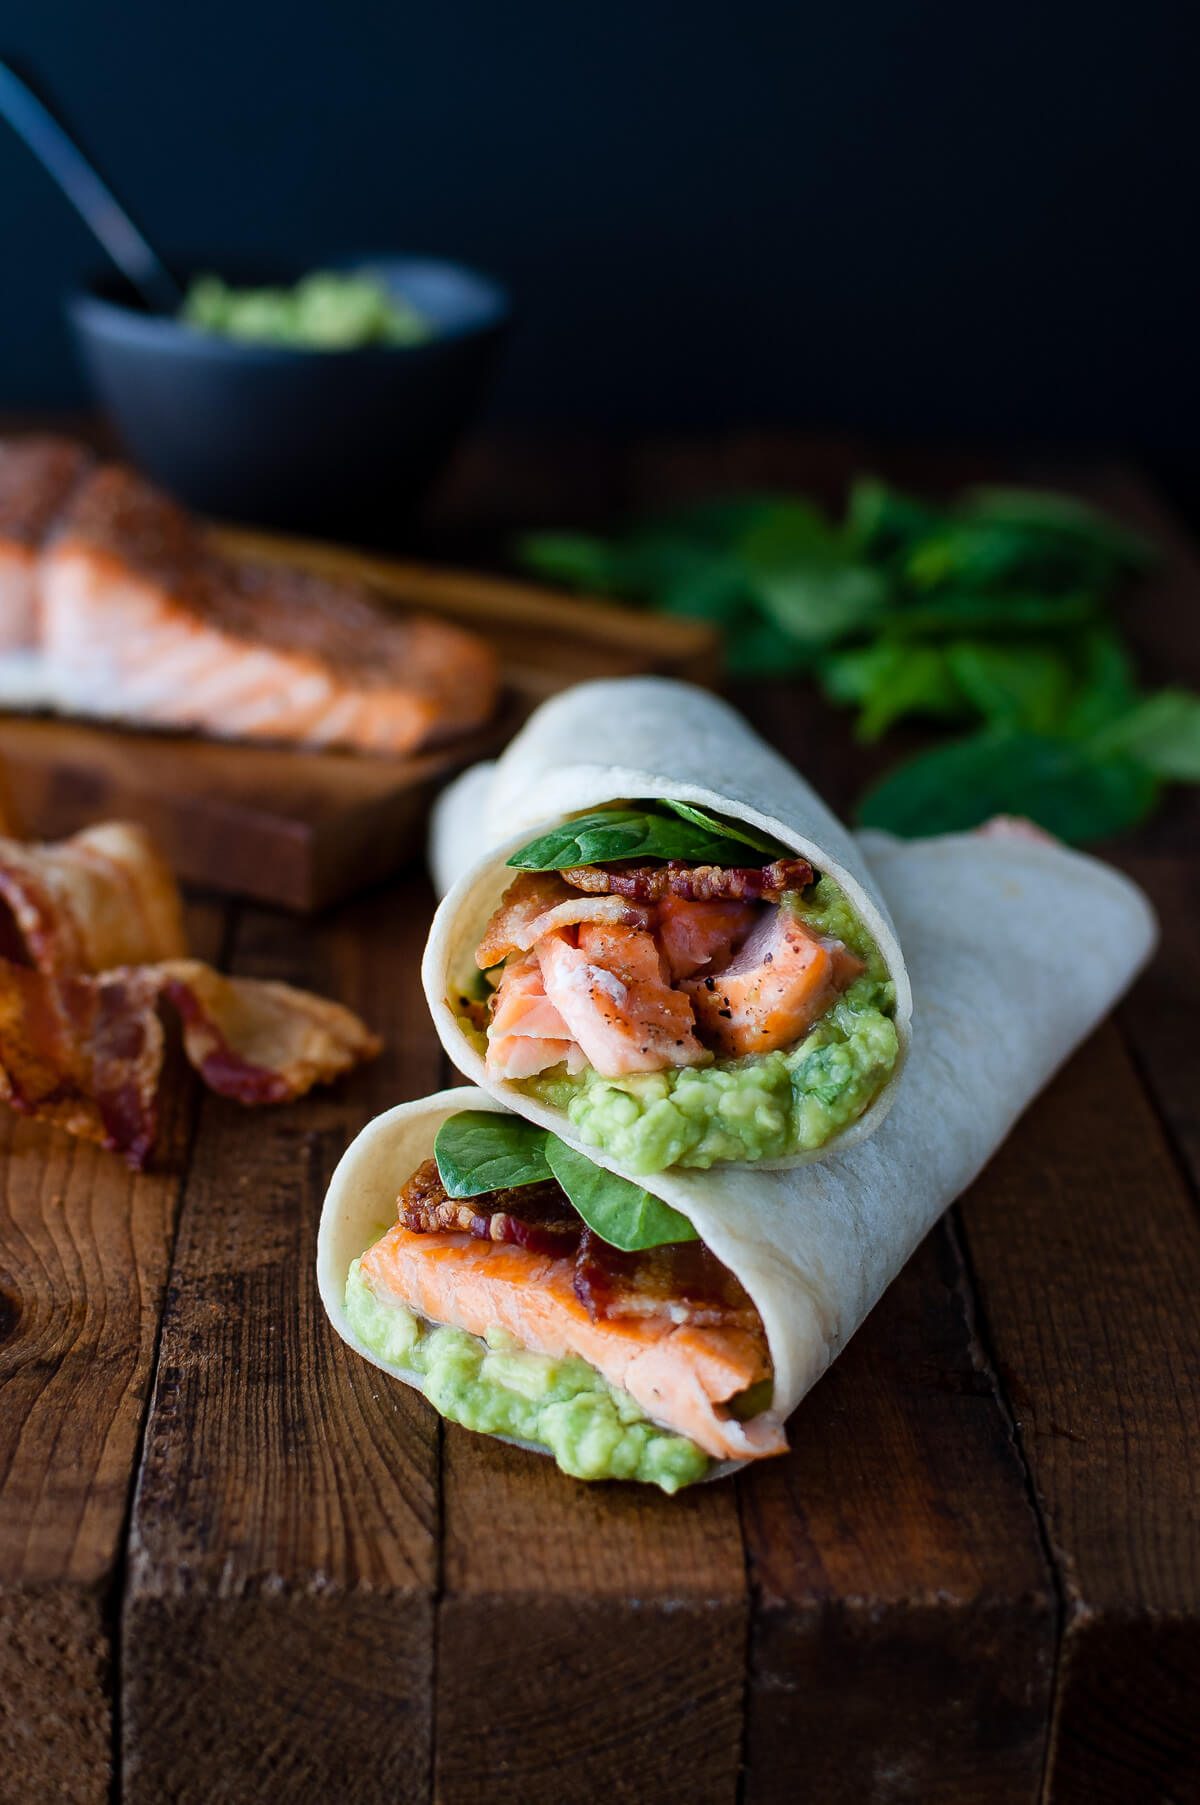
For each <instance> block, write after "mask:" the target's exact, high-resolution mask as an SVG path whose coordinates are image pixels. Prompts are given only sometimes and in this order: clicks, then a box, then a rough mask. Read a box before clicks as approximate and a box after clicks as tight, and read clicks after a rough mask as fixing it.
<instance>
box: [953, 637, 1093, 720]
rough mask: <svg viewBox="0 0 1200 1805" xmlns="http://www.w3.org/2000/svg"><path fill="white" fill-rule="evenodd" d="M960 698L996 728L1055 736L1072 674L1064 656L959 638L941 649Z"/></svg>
mask: <svg viewBox="0 0 1200 1805" xmlns="http://www.w3.org/2000/svg"><path fill="white" fill-rule="evenodd" d="M945 658H946V663H947V666H948V667H949V670H950V672H951V673H952V676H953V679H954V681H955V682H956V683H957V684H958V686H959V689H960V691H961V693H962V694H963V695H964V696H965V697H966V699H967V701H968V702H969V703H970V704H971V706H972V707H973V708H974V709H975V710H976V711H977V712H978V713H979V714H980V715H982V717H983V719H984V720H985V721H987V722H989V723H990V724H991V725H993V726H996V727H1012V728H1020V729H1025V730H1027V731H1028V732H1030V733H1057V732H1059V731H1060V730H1061V728H1062V727H1063V725H1064V723H1065V721H1066V719H1067V717H1068V714H1069V712H1070V707H1071V700H1072V695H1073V692H1074V689H1075V681H1076V679H1075V672H1074V669H1073V668H1072V664H1071V660H1070V659H1069V658H1068V657H1067V655H1066V654H1065V652H1061V651H1058V650H1056V649H1055V648H1054V647H1053V646H1046V645H1038V644H1036V643H1031V644H1021V643H1020V642H1008V643H1005V642H1003V641H1001V642H1000V643H992V642H990V641H988V640H982V639H980V640H976V639H964V640H958V641H952V642H951V644H950V645H948V646H947V647H946V649H945Z"/></svg>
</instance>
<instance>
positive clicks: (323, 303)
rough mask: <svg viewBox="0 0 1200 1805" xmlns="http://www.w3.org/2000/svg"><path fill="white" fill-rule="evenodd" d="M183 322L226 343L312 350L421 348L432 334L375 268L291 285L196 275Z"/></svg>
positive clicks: (319, 273) (317, 275)
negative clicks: (237, 283)
mask: <svg viewBox="0 0 1200 1805" xmlns="http://www.w3.org/2000/svg"><path fill="white" fill-rule="evenodd" d="M180 318H181V319H183V320H185V321H186V322H187V324H188V325H189V326H198V327H199V328H200V329H201V331H204V332H216V333H220V334H221V335H222V336H224V337H225V338H234V339H241V340H243V341H244V342H247V343H254V344H263V345H280V346H291V347H293V348H296V349H300V350H310V351H353V350H357V349H358V348H359V347H361V346H363V345H416V344H420V343H421V342H422V341H423V340H425V339H427V338H429V337H431V336H432V332H433V328H432V326H431V324H430V322H429V321H428V320H427V319H426V318H425V316H424V314H422V313H420V312H419V311H418V310H417V308H415V307H414V306H413V305H412V303H411V301H407V300H405V298H404V296H403V295H398V294H395V293H393V292H392V290H391V289H389V288H388V287H387V286H386V285H385V284H384V283H383V282H381V281H380V280H379V279H378V278H377V277H375V276H373V275H371V273H370V271H369V270H348V271H341V270H315V271H314V272H313V274H312V275H309V276H304V277H302V278H301V280H300V281H299V282H297V283H296V284H295V285H294V286H293V287H292V288H231V287H230V286H229V284H228V283H227V282H223V281H222V280H221V278H220V276H197V277H196V279H195V281H194V282H193V283H192V284H191V286H190V287H189V289H188V291H187V295H186V297H185V299H184V303H183V307H182V309H181V311H180Z"/></svg>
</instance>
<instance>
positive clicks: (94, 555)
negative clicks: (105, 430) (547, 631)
mask: <svg viewBox="0 0 1200 1805" xmlns="http://www.w3.org/2000/svg"><path fill="white" fill-rule="evenodd" d="M41 608H42V648H43V655H44V658H45V661H46V664H47V667H48V670H49V673H50V678H51V683H52V687H53V693H54V697H55V702H56V705H57V706H58V707H60V708H62V709H63V710H65V711H67V712H70V713H77V714H89V715H95V716H100V717H103V718H106V719H118V720H127V721H132V722H135V723H137V724H145V725H155V726H164V727H175V728H182V729H189V730H198V731H200V732H204V733H211V734H217V735H221V736H224V737H228V738H237V739H266V740H285V741H291V742H294V743H297V744H300V745H304V746H350V747H355V748H357V749H359V750H361V751H365V752H382V753H389V752H390V753H404V752H411V751H413V750H415V749H416V748H418V747H422V746H426V745H429V744H431V743H432V742H435V741H438V740H442V739H446V738H449V737H451V736H452V735H455V734H460V733H463V732H466V731H467V730H469V729H471V728H473V727H478V726H479V725H481V723H483V722H484V721H485V720H487V718H488V716H489V715H490V714H491V712H492V709H493V707H494V704H495V699H496V681H497V679H496V662H495V658H494V655H493V653H492V652H491V650H490V649H489V647H487V646H486V645H484V643H483V642H482V641H481V640H479V639H477V638H475V636H474V635H473V634H471V633H467V632H464V631H463V630H462V629H460V628H458V627H455V626H451V625H450V624H448V623H446V622H443V621H437V620H431V619H425V618H423V617H421V616H419V615H408V614H402V613H400V612H398V611H396V610H394V609H392V608H390V607H388V606H387V605H386V603H384V602H383V601H382V600H380V599H379V598H378V597H376V596H375V595H374V594H373V593H372V591H370V590H369V589H368V588H367V587H366V586H365V585H361V584H357V583H352V582H348V581H342V580H337V579H333V578H326V577H321V576H317V575H313V574H310V573H305V572H299V571H295V570H291V569H287V568H285V567H283V566H273V565H254V564H250V563H247V562H238V561H234V560H231V559H228V558H225V557H223V556H221V555H220V554H219V553H217V552H216V551H215V550H214V549H213V548H212V546H211V545H210V543H209V541H208V539H207V537H206V536H205V534H204V533H203V531H202V529H201V528H200V527H199V526H198V525H197V524H196V523H195V522H194V521H193V520H192V519H191V518H190V516H189V515H188V514H186V513H185V512H184V510H183V509H181V508H178V507H176V506H175V504H174V503H173V502H171V501H169V500H168V499H167V498H166V497H165V496H163V495H160V494H159V493H158V492H157V491H156V490H155V489H153V488H151V486H150V485H149V484H148V483H145V482H143V481H142V480H141V478H140V477H138V476H136V475H135V474H134V473H133V472H132V471H130V470H126V469H123V468H122V467H120V466H118V465H107V466H105V467H103V468H101V469H99V470H98V471H96V473H95V474H94V475H93V476H91V477H90V478H89V479H88V480H87V481H86V482H85V483H84V484H83V486H82V488H81V489H79V491H78V492H77V493H76V494H75V496H74V498H73V499H72V501H71V502H70V504H69V506H68V508H67V510H66V513H65V516H64V518H63V520H62V522H61V524H60V526H59V529H58V531H57V532H56V534H55V536H54V538H53V540H52V543H51V544H50V546H49V548H48V550H47V552H46V554H45V556H44V558H43V561H42V567H41Z"/></svg>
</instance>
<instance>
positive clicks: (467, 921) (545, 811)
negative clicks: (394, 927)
mask: <svg viewBox="0 0 1200 1805" xmlns="http://www.w3.org/2000/svg"><path fill="white" fill-rule="evenodd" d="M617 748H619V749H620V752H621V755H622V762H620V763H617V762H615V761H614V760H613V758H612V753H613V751H614V749H617ZM463 798H466V799H468V800H469V801H470V803H472V804H473V805H474V806H475V809H476V811H477V812H476V814H475V816H474V818H473V819H470V818H468V819H463V818H462V816H461V815H459V814H457V813H456V814H455V815H454V816H453V817H442V826H441V827H440V828H435V833H434V851H435V857H436V858H437V860H438V862H439V864H441V865H442V866H443V867H444V868H446V869H447V870H449V869H450V868H452V867H453V866H454V865H455V864H456V863H457V861H456V860H455V859H454V857H453V854H452V850H451V847H450V846H449V844H447V837H448V835H449V834H453V835H454V836H455V837H460V836H461V837H463V838H465V839H466V840H467V843H468V844H469V845H470V846H471V847H473V848H475V849H479V848H482V849H483V850H482V851H481V852H479V854H478V856H477V857H475V858H474V860H473V862H472V863H471V864H470V865H468V866H467V868H466V869H465V870H464V871H462V872H461V874H460V875H458V876H457V877H456V881H455V882H454V883H453V885H452V886H451V888H450V890H449V891H448V893H447V894H446V896H445V897H444V899H443V901H442V903H441V904H440V906H439V908H438V911H437V914H436V915H435V916H434V919H433V926H432V927H431V929H430V933H429V941H428V944H427V946H426V949H425V958H424V962H423V965H422V968H421V978H422V982H423V984H424V986H425V995H426V998H427V999H428V1002H429V1009H430V1013H431V1015H432V1017H433V1022H434V1026H435V1027H436V1029H437V1032H438V1036H439V1038H440V1039H441V1042H442V1045H443V1046H444V1047H445V1049H446V1051H447V1053H448V1054H449V1055H450V1058H451V1059H452V1060H453V1061H454V1063H455V1065H456V1066H457V1067H458V1069H459V1071H460V1072H462V1073H463V1075H464V1076H465V1077H467V1078H469V1079H471V1080H472V1081H473V1082H474V1083H476V1084H478V1085H480V1086H481V1087H482V1088H483V1089H485V1090H487V1091H490V1092H491V1094H492V1095H493V1096H495V1097H499V1098H500V1099H501V1101H503V1102H505V1103H507V1104H508V1106H509V1107H510V1108H511V1109H514V1110H516V1111H517V1113H518V1114H519V1115H523V1116H525V1117H527V1118H528V1120H529V1121H531V1122H536V1123H538V1124H539V1126H541V1127H543V1128H549V1129H551V1130H553V1132H554V1133H555V1134H558V1135H561V1137H562V1139H563V1140H564V1141H568V1142H569V1143H570V1144H571V1145H572V1146H574V1147H577V1148H579V1150H580V1151H581V1152H583V1153H586V1154H587V1156H588V1158H589V1159H592V1160H595V1161H596V1163H597V1164H599V1165H602V1166H607V1167H609V1168H610V1169H611V1170H614V1171H616V1170H618V1169H619V1168H618V1167H617V1166H615V1165H614V1164H613V1163H612V1161H611V1160H610V1159H609V1157H608V1156H607V1154H606V1153H605V1152H604V1150H603V1149H601V1148H596V1147H592V1146H589V1145H587V1144H586V1143H585V1142H583V1141H581V1140H579V1139H578V1138H577V1137H576V1135H575V1133H574V1130H573V1129H572V1127H571V1125H570V1123H569V1122H568V1121H567V1117H566V1114H565V1112H564V1111H562V1110H559V1109H554V1108H552V1107H550V1106H549V1105H547V1104H545V1103H543V1102H541V1101H540V1100H539V1099H537V1098H536V1097H532V1096H529V1095H528V1094H527V1093H526V1092H525V1091H524V1090H522V1089H521V1088H520V1087H519V1085H517V1084H516V1083H514V1082H511V1081H509V1080H506V1079H497V1078H493V1077H492V1076H491V1075H490V1074H489V1073H488V1071H487V1069H486V1066H485V1063H484V1059H483V1056H482V1055H481V1053H480V1052H479V1051H478V1049H477V1047H476V1046H475V1044H474V1043H473V1041H472V1039H471V1038H470V1036H469V1035H468V1034H467V1033H465V1032H464V1030H463V1028H462V1027H461V1025H460V1023H459V1021H458V1019H457V1016H456V1014H455V1011H454V1009H453V1007H452V1006H451V1004H450V1003H449V1002H448V1000H447V998H448V996H449V995H450V994H451V993H453V992H455V991H456V990H458V989H459V988H460V987H461V984H462V982H463V977H464V974H466V973H468V972H471V971H473V970H474V969H475V965H474V954H475V948H476V947H477V946H478V944H479V941H480V940H481V938H482V936H483V932H484V929H485V928H486V926H487V924H488V921H489V920H490V918H491V916H492V914H493V913H494V911H495V909H496V908H497V906H498V904H499V902H500V899H501V897H502V895H503V893H504V891H505V890H506V888H507V887H508V885H509V884H510V883H511V882H512V881H513V878H514V877H515V875H516V873H515V872H514V871H513V870H512V869H511V868H510V867H509V866H508V865H507V864H506V860H507V858H508V857H509V855H510V854H511V853H513V852H515V851H517V849H518V848H519V847H520V846H522V845H524V844H525V843H526V842H527V841H528V840H530V839H531V838H532V837H533V836H534V834H536V833H539V832H543V831H545V830H546V829H547V828H549V827H551V826H553V825H555V824H556V823H558V822H560V821H562V820H563V819H564V818H565V817H566V816H568V815H572V814H577V813H579V812H581V811H583V810H586V809H592V808H596V807H598V806H600V805H602V804H604V803H608V802H618V801H621V800H626V801H634V800H637V801H642V800H652V799H654V798H667V799H670V800H672V801H677V802H690V803H693V804H695V805H696V806H698V807H700V808H703V809H708V810H711V811H714V812H715V813H717V814H720V815H725V816H728V817H729V818H730V819H731V820H736V821H744V822H745V823H746V825H747V826H749V827H754V828H757V829H759V830H760V832H762V833H764V834H768V835H770V836H771V837H772V838H773V839H775V840H778V841H779V842H781V844H783V845H784V846H787V847H788V848H790V850H791V851H793V852H795V853H797V854H798V855H799V856H800V857H801V858H805V859H807V860H808V861H809V862H810V863H811V864H812V865H813V867H814V868H815V869H816V870H817V871H818V872H820V873H822V874H823V875H826V876H828V877H831V878H832V879H833V881H834V882H835V883H836V884H837V885H838V886H839V888H840V889H841V890H842V892H843V894H844V895H845V896H846V898H847V900H848V901H849V902H850V904H851V906H852V907H853V908H854V910H855V911H856V913H857V914H858V917H859V919H860V921H861V922H862V923H863V925H864V926H865V927H866V929H867V931H868V932H869V933H870V935H871V937H872V938H873V940H874V941H875V943H876V945H877V946H878V948H879V951H880V953H881V954H882V957H883V960H884V963H885V965H886V966H887V969H888V974H889V976H890V977H891V979H892V980H893V982H894V984H895V997H896V1000H895V1013H894V1021H895V1026H896V1034H897V1038H898V1041H899V1053H898V1055H897V1058H896V1062H895V1064H894V1066H893V1067H892V1070H891V1072H890V1074H889V1076H888V1078H887V1080H886V1082H885V1083H884V1084H883V1086H882V1087H881V1089H880V1090H879V1092H878V1094H877V1095H876V1097H875V1098H874V1100H873V1101H872V1102H871V1103H870V1104H869V1105H868V1107H867V1108H866V1109H865V1110H864V1111H863V1113H862V1114H861V1115H860V1116H859V1117H858V1118H857V1120H855V1121H853V1122H851V1123H850V1124H849V1125H848V1126H847V1127H845V1128H843V1129H842V1130H841V1131H840V1132H839V1133H837V1134H835V1135H834V1136H833V1137H832V1138H831V1139H830V1140H828V1141H827V1142H826V1143H825V1144H824V1145H823V1146H821V1147H819V1148H816V1149H814V1150H812V1151H804V1152H797V1153H792V1154H789V1155H787V1156H786V1157H784V1158H782V1159H776V1160H756V1161H754V1162H752V1163H751V1162H745V1163H746V1164H748V1165H751V1169H752V1170H754V1171H756V1172H761V1171H767V1170H773V1169H780V1170H788V1169H790V1168H791V1167H793V1166H797V1165H803V1164H807V1163H808V1162H810V1161H812V1160H822V1159H828V1158H829V1157H830V1155H831V1153H832V1152H834V1151H836V1150H844V1149H846V1148H848V1147H851V1146H853V1145H854V1144H855V1143H856V1142H858V1141H862V1140H865V1139H866V1138H867V1137H868V1136H869V1135H871V1134H873V1133H874V1132H875V1130H876V1129H877V1128H878V1127H879V1125H880V1123H881V1122H882V1121H883V1119H884V1117H885V1116H886V1114H887V1112H888V1110H889V1109H890V1108H891V1106H892V1103H893V1102H894V1100H895V1097H896V1093H897V1089H898V1085H899V1080H900V1074H901V1071H902V1069H903V1066H904V1063H905V1060H906V1057H907V1054H908V1049H909V1044H910V1040H911V1034H912V1026H911V1025H912V1012H913V1009H912V990H911V987H910V984H909V979H908V972H907V969H906V967H905V963H904V956H903V954H902V952H901V950H900V949H901V942H900V940H899V939H898V938H897V935H896V930H895V928H894V927H893V925H892V920H891V917H890V915H889V914H888V910H887V905H886V903H885V902H884V899H883V896H882V894H881V892H880V890H879V887H878V885H877V883H876V881H875V879H874V877H873V876H872V875H871V872H870V870H869V868H868V866H867V863H866V861H865V859H864V858H863V856H862V853H861V851H860V849H859V847H858V846H857V845H856V844H855V842H854V839H853V837H852V835H851V834H849V833H848V832H847V830H846V829H845V828H844V827H843V826H842V824H841V822H840V821H838V820H837V818H836V817H835V816H834V815H833V814H831V813H830V811H829V809H828V808H827V807H826V806H825V804H824V803H823V802H822V801H821V799H820V797H819V796H818V795H817V793H816V791H815V790H813V789H811V788H810V787H809V785H808V784H807V783H805V781H804V779H803V778H802V777H801V776H800V775H799V773H798V772H797V771H795V770H794V769H793V768H792V766H791V765H789V764H788V763H787V761H786V760H785V759H782V758H780V756H779V755H778V753H776V752H774V751H772V750H771V748H770V747H769V746H768V745H767V744H766V743H765V742H764V741H763V740H761V739H759V737H758V735H757V734H756V733H754V732H753V731H752V730H751V728H750V727H748V726H747V724H746V722H745V721H743V720H742V718H741V716H740V715H738V714H737V713H735V711H734V710H733V709H732V708H730V707H729V706H728V705H727V704H726V703H724V702H722V701H720V700H719V699H718V698H717V697H716V696H713V695H710V694H709V693H708V692H707V691H706V690H701V689H696V688H694V687H693V686H692V685H690V684H686V683H675V682H671V681H669V680H667V679H666V678H661V677H625V678H619V679H612V680H607V681H602V682H596V683H581V684H579V685H577V686H576V687H575V688H574V689H569V690H564V691H563V692H562V694H560V695H558V696H554V697H553V698H552V699H551V700H550V701H549V702H545V703H543V704H542V706H541V707H540V708H539V709H538V710H537V711H536V713H535V714H533V715H532V716H531V717H530V719H529V720H528V722H527V723H526V724H525V726H524V727H523V728H522V730H521V732H520V733H519V734H518V735H517V737H516V738H515V739H514V740H513V741H512V743H511V745H510V746H509V747H508V748H507V750H506V751H505V752H504V754H503V755H502V757H501V758H500V759H499V760H498V761H497V763H496V765H495V766H494V767H493V768H492V771H491V778H490V781H489V782H487V783H486V786H485V780H484V779H483V778H482V777H475V776H474V775H472V776H471V778H470V779H469V784H468V786H467V787H466V788H465V789H463V790H462V791H461V792H460V793H459V802H460V803H461V801H462V799H463ZM748 856H749V857H750V859H751V860H753V858H754V857H755V855H753V854H749V855H748ZM759 856H761V855H759ZM738 1163H742V1162H738Z"/></svg>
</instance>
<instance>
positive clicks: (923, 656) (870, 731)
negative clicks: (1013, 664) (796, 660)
mask: <svg viewBox="0 0 1200 1805" xmlns="http://www.w3.org/2000/svg"><path fill="white" fill-rule="evenodd" d="M821 681H822V684H823V686H824V689H825V693H826V695H827V696H829V697H830V699H831V700H832V701H835V702H857V703H858V705H859V711H860V712H859V716H858V721H857V723H856V728H855V731H856V732H857V734H858V737H859V738H860V739H862V740H867V741H871V740H877V739H879V737H880V736H881V735H882V734H883V733H885V732H886V731H887V729H888V728H889V727H890V726H891V725H892V723H893V722H894V721H898V720H900V718H901V717H902V716H903V715H907V714H921V715H934V716H937V717H939V718H941V719H953V718H955V717H961V716H963V715H965V714H967V713H968V712H969V711H968V707H967V704H966V701H965V698H964V696H963V692H962V689H961V687H960V685H959V683H958V682H957V680H956V678H955V675H954V672H953V670H952V668H951V665H950V662H949V660H948V658H947V655H946V653H945V651H944V650H943V649H942V647H940V646H931V645H925V644H922V643H915V644H912V643H907V642H904V641H900V640H892V639H879V640H876V641H875V643H874V645H869V646H855V647H851V648H850V649H848V650H846V651H840V652H830V653H828V654H827V655H826V657H825V659H824V660H823V662H822V665H821Z"/></svg>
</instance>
